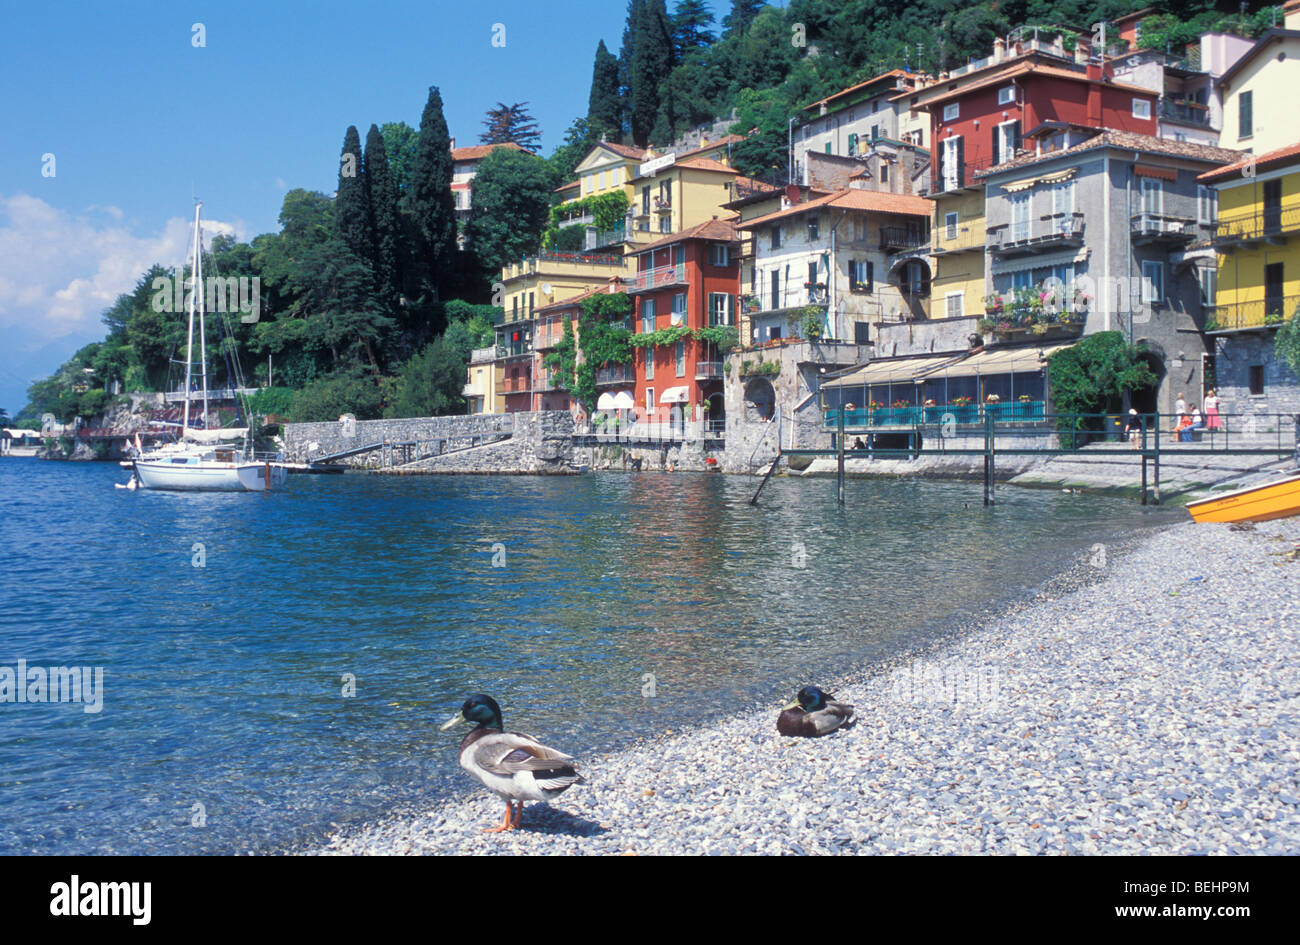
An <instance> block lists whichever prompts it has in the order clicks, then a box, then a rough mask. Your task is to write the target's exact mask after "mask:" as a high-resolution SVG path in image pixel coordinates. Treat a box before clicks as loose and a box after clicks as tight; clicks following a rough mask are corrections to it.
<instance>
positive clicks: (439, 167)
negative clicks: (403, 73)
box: [405, 85, 456, 301]
mask: <svg viewBox="0 0 1300 945" xmlns="http://www.w3.org/2000/svg"><path fill="white" fill-rule="evenodd" d="M451 176H452V160H451V135H450V134H449V133H448V132H447V119H446V118H444V117H443V114H442V95H441V94H440V93H439V91H438V87H437V86H436V85H435V86H430V87H429V100H428V102H426V103H425V106H424V114H423V115H421V116H420V133H419V136H418V137H417V139H416V143H415V160H414V162H413V164H412V166H411V190H410V193H408V194H407V195H406V208H405V209H406V212H407V213H408V214H409V215H410V217H411V222H412V223H413V224H414V228H415V233H416V238H417V246H416V256H417V263H418V265H419V269H420V283H421V292H422V293H427V294H428V295H429V299H428V300H429V301H436V300H437V299H438V298H439V293H440V290H441V288H442V287H443V286H444V285H445V284H448V282H449V280H450V276H451V266H452V263H453V260H454V258H455V253H456V204H455V202H454V201H453V200H452V196H451Z"/></svg>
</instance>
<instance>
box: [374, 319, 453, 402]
mask: <svg viewBox="0 0 1300 945" xmlns="http://www.w3.org/2000/svg"><path fill="white" fill-rule="evenodd" d="M466 361H467V359H466V358H463V357H462V356H461V354H460V352H458V351H457V350H456V348H455V347H454V345H453V344H451V343H449V342H448V340H447V338H446V336H444V337H442V338H439V339H437V340H436V341H433V342H431V343H430V344H428V345H426V346H425V347H424V349H423V350H421V351H420V353H419V354H417V355H415V356H414V357H413V358H411V359H410V360H409V361H407V362H406V364H405V365H403V367H402V371H401V373H400V375H398V377H397V380H396V383H395V384H394V385H393V395H392V398H391V403H390V404H389V405H388V407H387V409H386V410H385V411H384V416H386V417H390V418H397V417H436V416H440V415H443V414H448V413H459V412H461V411H463V410H464V409H465V401H464V398H463V397H462V396H461V390H462V388H463V387H464V386H465V365H466Z"/></svg>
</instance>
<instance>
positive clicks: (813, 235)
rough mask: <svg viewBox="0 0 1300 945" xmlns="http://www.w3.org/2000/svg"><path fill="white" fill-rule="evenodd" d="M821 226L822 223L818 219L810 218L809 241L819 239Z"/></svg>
mask: <svg viewBox="0 0 1300 945" xmlns="http://www.w3.org/2000/svg"><path fill="white" fill-rule="evenodd" d="M820 224H821V221H820V220H819V219H817V218H816V217H809V218H808V239H809V240H810V241H812V240H815V239H817V229H818V227H819V225H820Z"/></svg>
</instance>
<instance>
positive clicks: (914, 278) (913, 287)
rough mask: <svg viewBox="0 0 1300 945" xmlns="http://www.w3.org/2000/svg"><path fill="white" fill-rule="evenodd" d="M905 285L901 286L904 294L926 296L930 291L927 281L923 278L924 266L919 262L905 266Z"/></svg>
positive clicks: (915, 261)
mask: <svg viewBox="0 0 1300 945" xmlns="http://www.w3.org/2000/svg"><path fill="white" fill-rule="evenodd" d="M906 279H907V281H906V283H905V284H904V285H903V286H902V289H903V291H904V293H905V294H908V295H926V294H927V293H928V292H929V290H930V285H929V280H928V279H927V278H926V276H925V265H924V264H923V263H921V262H920V261H919V260H915V259H914V260H912V261H911V262H909V263H908V264H907V276H906Z"/></svg>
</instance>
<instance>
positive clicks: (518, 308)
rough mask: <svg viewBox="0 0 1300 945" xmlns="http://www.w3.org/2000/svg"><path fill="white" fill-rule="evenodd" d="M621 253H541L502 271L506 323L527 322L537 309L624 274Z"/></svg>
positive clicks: (604, 283) (569, 297) (606, 282)
mask: <svg viewBox="0 0 1300 945" xmlns="http://www.w3.org/2000/svg"><path fill="white" fill-rule="evenodd" d="M626 271H627V265H626V263H625V262H624V259H623V257H622V256H618V255H612V256H611V255H601V254H588V253H538V254H537V255H536V256H531V257H529V258H528V259H524V260H522V261H520V262H517V263H511V264H510V265H509V266H506V267H504V268H503V269H502V270H501V286H502V287H503V289H504V291H503V293H502V303H501V304H502V307H503V308H504V309H505V313H506V314H505V322H506V323H507V324H509V323H510V322H517V321H528V320H530V319H532V317H533V314H534V313H535V312H536V311H537V309H539V308H542V307H543V306H546V305H551V304H553V303H555V302H563V301H564V300H565V299H571V298H573V297H574V296H575V295H581V294H582V293H584V292H586V291H587V290H588V289H591V288H595V287H596V286H603V285H607V284H608V283H609V280H610V279H612V278H613V277H615V276H619V277H621V276H623V275H624V274H625V272H626Z"/></svg>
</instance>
